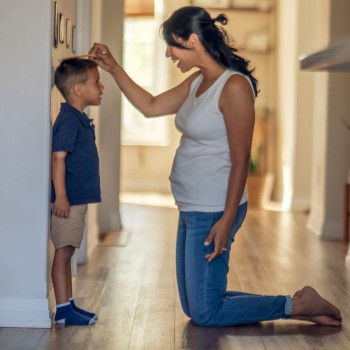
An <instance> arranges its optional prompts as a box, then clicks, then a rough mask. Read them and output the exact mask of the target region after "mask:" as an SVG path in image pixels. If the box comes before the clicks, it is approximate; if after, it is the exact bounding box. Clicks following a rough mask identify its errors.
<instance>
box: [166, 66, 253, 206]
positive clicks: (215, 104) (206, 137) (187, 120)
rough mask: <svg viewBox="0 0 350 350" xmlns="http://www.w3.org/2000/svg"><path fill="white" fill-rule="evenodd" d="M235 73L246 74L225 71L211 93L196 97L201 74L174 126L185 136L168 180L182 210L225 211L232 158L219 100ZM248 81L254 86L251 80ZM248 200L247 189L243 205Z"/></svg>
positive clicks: (243, 197) (208, 91)
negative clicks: (228, 80) (226, 84)
mask: <svg viewBox="0 0 350 350" xmlns="http://www.w3.org/2000/svg"><path fill="white" fill-rule="evenodd" d="M233 74H240V75H243V74H241V73H239V72H236V71H233V70H226V71H225V72H224V73H222V75H221V76H220V77H219V78H218V79H217V80H216V81H215V82H214V83H213V85H211V86H210V87H209V89H208V90H206V91H205V92H204V93H203V94H201V95H200V96H199V97H196V92H197V89H198V87H199V85H200V83H201V81H202V79H203V75H202V74H200V75H199V76H198V77H197V78H195V79H194V80H193V82H192V84H191V87H190V92H189V94H188V96H187V98H186V100H185V102H184V103H183V105H182V106H181V107H180V109H179V110H178V112H177V114H176V117H175V125H176V128H177V129H178V130H179V131H180V132H181V133H182V136H181V139H180V145H179V147H178V149H177V151H176V154H175V158H174V162H173V166H172V170H171V174H170V177H169V179H170V182H171V190H172V192H173V195H174V198H175V202H176V205H177V206H178V208H179V210H180V211H202V212H215V211H223V210H224V209H225V202H226V195H227V187H228V180H229V175H230V171H231V159H230V151H229V145H228V140H227V132H226V127H225V122H224V116H223V114H222V113H221V111H220V110H219V98H220V95H221V91H222V89H223V87H224V85H225V83H226V81H227V79H228V78H229V77H230V76H231V75H233ZM243 76H244V75H243ZM246 78H247V77H246ZM247 80H248V81H249V83H250V84H251V81H250V79H249V78H247ZM251 86H252V84H251ZM252 89H253V87H252ZM246 201H247V191H246V188H245V189H244V192H243V196H242V198H241V201H240V204H242V203H244V202H246Z"/></svg>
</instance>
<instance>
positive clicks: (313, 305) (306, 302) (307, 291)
mask: <svg viewBox="0 0 350 350" xmlns="http://www.w3.org/2000/svg"><path fill="white" fill-rule="evenodd" d="M291 318H294V319H298V320H304V321H310V322H314V323H317V324H320V325H324V326H335V327H339V326H340V325H341V321H342V318H341V315H340V310H339V309H338V308H337V307H335V306H334V305H333V304H331V303H330V302H328V301H327V300H326V299H323V298H322V297H321V296H320V295H319V294H318V293H317V292H316V291H315V290H314V289H313V288H311V287H304V288H303V289H302V290H299V291H297V292H296V293H295V294H294V295H293V311H292V315H291Z"/></svg>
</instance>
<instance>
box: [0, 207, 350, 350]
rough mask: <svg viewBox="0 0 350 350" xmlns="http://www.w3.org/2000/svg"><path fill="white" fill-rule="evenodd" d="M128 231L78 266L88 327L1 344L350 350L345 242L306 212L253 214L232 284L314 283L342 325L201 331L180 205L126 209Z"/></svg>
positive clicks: (6, 348) (31, 333)
mask: <svg viewBox="0 0 350 350" xmlns="http://www.w3.org/2000/svg"><path fill="white" fill-rule="evenodd" d="M121 210H122V219H123V224H124V227H125V230H126V232H124V234H123V237H118V236H116V237H114V239H111V240H110V241H109V242H110V244H112V246H108V244H104V245H102V246H98V247H97V248H96V249H95V250H94V251H93V254H92V256H91V258H90V259H89V262H88V264H87V265H85V266H80V267H79V268H78V276H77V281H76V288H75V296H76V300H77V301H78V304H80V305H81V306H82V307H84V308H87V309H90V310H93V311H96V312H97V313H98V315H99V320H98V322H97V323H96V325H94V326H90V327H63V326H54V327H53V328H52V329H51V330H42V329H20V328H19V329H14V328H0V349H1V350H14V349H21V350H22V349H23V350H32V349H36V350H38V349H60V350H66V349H68V350H76V349H77V350H78V349H79V350H80V349H81V350H89V349H94V350H95V349H99V350H100V349H101V350H104V349H106V350H108V349H111V350H112V349H113V350H123V349H150V350H155V349H161V350H165V349H193V350H194V349H197V350H203V349H210V350H216V349H234V350H237V349H244V350H251V349H253V350H255V349H276V350H277V349H278V350H283V349H298V350H303V349H327V350H335V349H350V267H349V266H346V265H345V263H344V261H345V255H346V247H345V246H344V245H343V244H342V243H341V242H321V241H319V240H318V238H317V237H316V236H315V235H314V234H313V233H311V232H310V231H309V230H308V229H307V228H306V219H307V218H306V216H304V215H302V214H290V213H280V212H272V211H260V210H250V211H249V212H248V216H247V219H246V221H245V223H244V225H243V228H242V229H241V231H240V233H239V234H238V236H237V239H236V242H235V243H234V248H233V251H232V253H231V262H230V273H229V287H230V288H231V289H235V290H242V291H243V290H244V291H249V292H257V293H264V294H292V293H294V292H295V291H296V290H297V289H298V288H300V287H301V286H303V285H306V284H309V285H312V286H314V287H315V288H316V289H317V290H319V292H320V293H321V294H322V295H323V296H325V297H326V298H328V299H330V300H331V301H332V302H333V303H335V304H336V305H338V306H339V307H340V308H341V310H342V314H343V319H344V322H343V326H342V327H341V328H332V327H321V326H316V325H312V324H310V323H306V322H297V321H282V320H280V321H275V322H264V323H261V324H256V325H250V326H244V327H243V326H242V327H227V328H200V327H196V326H194V325H193V323H192V322H191V321H190V320H189V319H188V318H187V317H186V316H184V314H183V313H182V310H181V307H180V305H179V299H178V295H177V289H176V288H177V287H176V282H175V257H174V246H175V234H176V224H177V211H176V210H175V209H171V208H159V207H151V206H140V205H132V204H123V205H122V208H121Z"/></svg>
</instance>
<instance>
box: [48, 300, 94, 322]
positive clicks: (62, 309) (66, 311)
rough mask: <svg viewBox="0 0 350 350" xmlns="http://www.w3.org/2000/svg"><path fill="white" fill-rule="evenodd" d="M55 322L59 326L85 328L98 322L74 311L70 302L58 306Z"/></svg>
mask: <svg viewBox="0 0 350 350" xmlns="http://www.w3.org/2000/svg"><path fill="white" fill-rule="evenodd" d="M55 322H56V323H59V324H67V325H75V326H83V325H91V324H94V323H95V322H96V320H95V319H94V318H90V317H86V316H84V315H82V314H80V313H78V312H76V311H74V310H73V308H72V306H71V304H70V302H67V303H64V304H60V305H57V309H56V316H55Z"/></svg>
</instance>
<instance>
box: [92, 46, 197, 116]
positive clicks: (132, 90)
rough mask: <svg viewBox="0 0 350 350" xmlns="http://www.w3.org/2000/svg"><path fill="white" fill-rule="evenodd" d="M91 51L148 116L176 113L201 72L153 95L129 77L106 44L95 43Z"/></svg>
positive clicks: (138, 107) (127, 95)
mask: <svg viewBox="0 0 350 350" xmlns="http://www.w3.org/2000/svg"><path fill="white" fill-rule="evenodd" d="M90 52H91V53H92V55H93V56H92V57H91V59H92V60H93V61H95V62H96V63H97V64H98V65H99V66H100V67H101V68H102V69H104V70H105V71H107V72H109V73H110V74H111V75H112V76H113V78H114V80H115V81H116V83H117V84H118V86H119V88H120V90H121V91H122V92H123V94H124V95H125V96H126V97H127V98H128V100H129V101H130V102H131V103H132V104H133V105H134V106H135V107H136V108H137V109H138V110H140V111H141V112H142V113H143V114H144V115H145V116H146V117H156V116H161V115H167V114H173V113H176V112H177V110H178V109H179V108H180V106H181V105H182V103H183V102H184V100H185V99H186V97H187V95H188V92H189V89H190V85H191V82H192V81H193V79H194V78H195V77H196V76H197V75H198V74H199V73H194V74H192V75H191V76H190V77H188V78H187V79H185V80H184V81H183V82H182V83H181V84H179V85H178V86H176V87H174V88H172V89H170V90H168V91H166V92H164V93H162V94H160V95H157V96H153V95H152V94H150V93H149V92H148V91H146V90H144V89H143V88H142V87H141V86H139V85H138V84H136V83H135V82H134V81H133V80H132V79H131V78H130V77H129V75H128V74H127V73H126V72H125V71H124V69H123V68H122V67H121V66H120V65H119V64H118V62H117V61H116V60H115V58H114V57H113V55H112V54H111V52H110V51H109V49H108V47H107V46H106V45H103V44H97V43H95V44H94V46H93V47H92V49H91V50H90Z"/></svg>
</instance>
